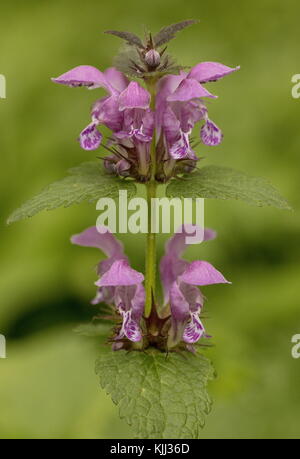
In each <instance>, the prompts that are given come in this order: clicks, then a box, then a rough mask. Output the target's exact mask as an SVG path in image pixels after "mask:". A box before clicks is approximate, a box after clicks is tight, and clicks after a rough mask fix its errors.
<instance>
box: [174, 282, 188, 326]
mask: <svg viewBox="0 0 300 459" xmlns="http://www.w3.org/2000/svg"><path fill="white" fill-rule="evenodd" d="M170 306H171V313H172V317H173V318H174V320H176V321H179V322H184V321H186V320H188V318H189V313H190V306H189V304H188V302H187V301H186V299H185V297H184V295H183V293H182V291H181V289H180V288H179V285H178V283H177V282H173V284H172V287H171V289H170Z"/></svg>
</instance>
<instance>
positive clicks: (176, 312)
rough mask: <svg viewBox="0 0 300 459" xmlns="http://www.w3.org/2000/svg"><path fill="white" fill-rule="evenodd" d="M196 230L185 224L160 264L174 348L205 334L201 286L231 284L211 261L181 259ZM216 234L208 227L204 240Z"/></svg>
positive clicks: (193, 341) (169, 243) (170, 337)
mask: <svg viewBox="0 0 300 459" xmlns="http://www.w3.org/2000/svg"><path fill="white" fill-rule="evenodd" d="M193 229H194V230H195V231H196V226H194V225H183V227H182V228H180V230H179V231H178V232H177V233H175V235H174V236H173V237H172V238H171V239H170V240H169V241H168V242H167V244H166V250H165V255H164V256H163V258H162V259H161V263H160V273H161V280H162V283H163V288H164V302H165V305H167V304H168V303H169V304H170V310H171V317H172V327H171V330H170V334H169V339H168V344H169V346H171V347H172V346H174V345H176V344H178V343H179V342H180V341H181V340H183V341H184V342H185V343H187V344H193V343H195V342H197V341H198V340H199V339H200V338H201V337H202V336H203V335H204V333H205V330H204V327H203V324H202V323H201V321H200V319H199V314H200V312H201V309H202V307H203V302H204V297H203V295H202V293H201V291H200V290H199V289H198V286H204V285H211V284H220V283H229V282H228V281H227V280H226V279H225V278H224V277H223V275H222V274H221V273H220V272H219V271H217V270H216V269H215V268H214V267H213V266H212V265H211V264H210V263H208V262H206V261H194V262H191V263H190V262H188V261H186V260H184V259H182V258H181V255H182V254H183V252H184V250H185V249H186V247H187V243H186V237H187V236H190V235H191V233H192V232H193ZM200 233H201V232H199V234H200ZM195 234H197V233H195ZM215 237H216V233H215V232H214V231H213V230H210V229H205V231H204V241H207V240H210V239H214V238H215Z"/></svg>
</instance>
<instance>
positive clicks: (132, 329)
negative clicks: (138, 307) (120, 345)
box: [116, 311, 142, 342]
mask: <svg viewBox="0 0 300 459" xmlns="http://www.w3.org/2000/svg"><path fill="white" fill-rule="evenodd" d="M122 316H123V324H122V328H121V330H120V333H119V335H118V336H117V338H116V339H121V338H123V337H124V335H125V336H126V338H128V339H129V340H130V341H133V342H137V341H141V339H142V334H141V329H140V327H139V324H138V323H137V322H136V321H135V320H133V319H132V317H131V311H126V312H123V313H122Z"/></svg>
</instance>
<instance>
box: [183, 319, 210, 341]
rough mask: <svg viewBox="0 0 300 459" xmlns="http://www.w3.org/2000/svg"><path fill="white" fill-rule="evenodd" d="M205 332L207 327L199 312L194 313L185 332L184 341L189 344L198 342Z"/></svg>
mask: <svg viewBox="0 0 300 459" xmlns="http://www.w3.org/2000/svg"><path fill="white" fill-rule="evenodd" d="M204 333H205V329H204V327H203V325H202V322H201V320H200V319H199V316H198V314H196V313H192V314H191V318H190V320H189V321H188V323H187V325H186V327H185V329H184V332H183V341H184V342H185V343H188V344H193V343H196V342H197V341H198V340H199V339H200V338H201V337H202V336H203V335H204Z"/></svg>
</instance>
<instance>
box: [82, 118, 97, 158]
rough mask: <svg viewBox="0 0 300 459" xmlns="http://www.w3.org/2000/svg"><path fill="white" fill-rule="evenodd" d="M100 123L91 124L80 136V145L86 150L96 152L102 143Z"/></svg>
mask: <svg viewBox="0 0 300 459" xmlns="http://www.w3.org/2000/svg"><path fill="white" fill-rule="evenodd" d="M97 125H98V123H94V122H92V123H90V124H89V125H88V126H87V127H86V128H84V130H83V131H81V133H80V135H79V143H80V146H81V148H83V149H84V150H88V151H90V150H96V149H97V148H98V147H99V145H100V144H101V141H102V134H101V133H100V132H99V131H98V129H97Z"/></svg>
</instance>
